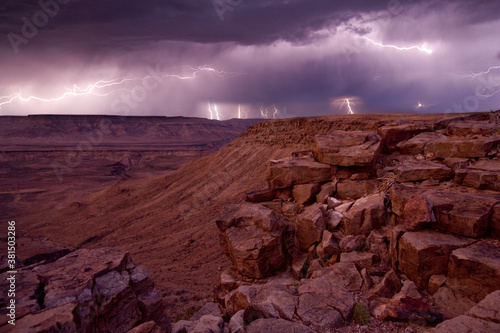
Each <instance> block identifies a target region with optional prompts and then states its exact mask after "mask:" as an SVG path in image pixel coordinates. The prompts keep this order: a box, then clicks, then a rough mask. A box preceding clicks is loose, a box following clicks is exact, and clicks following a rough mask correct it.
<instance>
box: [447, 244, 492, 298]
mask: <svg viewBox="0 0 500 333" xmlns="http://www.w3.org/2000/svg"><path fill="white" fill-rule="evenodd" d="M447 284H448V285H449V286H450V287H451V288H453V289H455V290H457V291H459V292H461V293H462V294H464V295H465V296H468V297H470V298H472V299H473V300H474V301H480V300H482V299H483V298H484V297H486V295H488V294H489V293H491V292H493V291H495V290H498V289H500V243H499V242H498V241H494V240H489V241H480V242H477V243H475V244H473V245H471V246H469V247H466V248H460V249H456V250H454V251H453V252H452V253H451V256H450V263H449V268H448V281H447Z"/></svg>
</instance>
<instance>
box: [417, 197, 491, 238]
mask: <svg viewBox="0 0 500 333" xmlns="http://www.w3.org/2000/svg"><path fill="white" fill-rule="evenodd" d="M426 197H427V199H428V200H429V201H430V203H431V204H432V205H433V207H434V213H435V216H436V220H437V223H435V224H433V226H434V227H435V228H437V229H440V230H443V231H447V232H451V233H454V234H458V235H462V236H466V237H481V236H483V235H485V234H487V233H488V229H489V219H490V216H491V211H492V208H493V206H494V205H495V203H496V202H497V200H498V197H497V196H495V195H491V194H484V195H483V194H475V193H467V192H452V191H441V190H434V191H432V192H428V194H427V195H426Z"/></svg>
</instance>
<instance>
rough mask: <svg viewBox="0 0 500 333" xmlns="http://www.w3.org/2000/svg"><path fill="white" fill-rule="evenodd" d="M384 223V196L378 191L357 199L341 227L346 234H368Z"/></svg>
mask: <svg viewBox="0 0 500 333" xmlns="http://www.w3.org/2000/svg"><path fill="white" fill-rule="evenodd" d="M384 225H385V205H384V196H383V195H382V194H380V193H377V194H373V195H370V196H367V197H363V198H361V199H359V200H357V201H356V202H355V203H354V204H353V205H352V206H351V208H350V209H349V210H348V211H347V213H346V214H345V216H344V220H343V221H342V223H341V226H340V229H341V230H342V232H343V233H344V234H346V235H365V236H368V235H369V234H370V232H371V231H372V230H373V229H379V228H381V227H383V226H384Z"/></svg>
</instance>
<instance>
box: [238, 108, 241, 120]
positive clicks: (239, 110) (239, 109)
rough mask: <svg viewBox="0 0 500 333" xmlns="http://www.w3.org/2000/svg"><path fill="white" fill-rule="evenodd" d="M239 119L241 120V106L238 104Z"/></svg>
mask: <svg viewBox="0 0 500 333" xmlns="http://www.w3.org/2000/svg"><path fill="white" fill-rule="evenodd" d="M238 119H241V105H239V104H238Z"/></svg>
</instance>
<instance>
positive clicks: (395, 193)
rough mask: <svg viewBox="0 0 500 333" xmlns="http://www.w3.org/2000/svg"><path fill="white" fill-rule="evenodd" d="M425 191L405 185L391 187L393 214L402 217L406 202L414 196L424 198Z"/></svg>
mask: <svg viewBox="0 0 500 333" xmlns="http://www.w3.org/2000/svg"><path fill="white" fill-rule="evenodd" d="M424 194H425V189H421V188H419V187H417V186H413V185H406V184H397V183H396V184H394V185H393V186H392V187H391V208H392V211H393V212H394V214H396V215H397V216H400V217H402V216H403V215H404V208H405V206H406V204H407V203H408V201H410V199H411V198H413V197H414V196H424Z"/></svg>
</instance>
